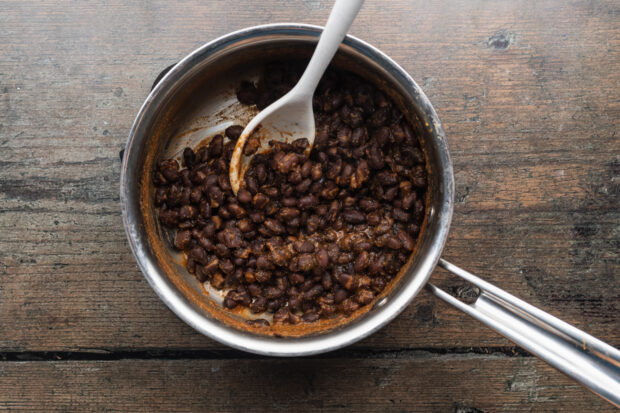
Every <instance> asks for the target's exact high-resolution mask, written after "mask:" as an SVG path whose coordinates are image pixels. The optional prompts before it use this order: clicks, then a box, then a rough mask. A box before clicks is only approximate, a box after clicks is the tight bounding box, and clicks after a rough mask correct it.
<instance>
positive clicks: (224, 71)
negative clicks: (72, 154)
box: [120, 24, 620, 404]
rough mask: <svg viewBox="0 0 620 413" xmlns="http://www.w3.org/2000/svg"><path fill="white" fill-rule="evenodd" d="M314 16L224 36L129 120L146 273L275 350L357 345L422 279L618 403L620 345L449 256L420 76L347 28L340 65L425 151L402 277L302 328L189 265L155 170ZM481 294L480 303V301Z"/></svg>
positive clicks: (448, 166)
mask: <svg viewBox="0 0 620 413" xmlns="http://www.w3.org/2000/svg"><path fill="white" fill-rule="evenodd" d="M320 33H321V28H320V27H317V26H309V25H301V24H273V25H264V26H257V27H251V28H247V29H243V30H240V31H237V32H234V33H230V34H228V35H225V36H223V37H220V38H218V39H216V40H214V41H212V42H210V43H207V44H205V45H204V46H202V47H200V48H198V49H197V50H195V51H193V52H192V53H190V54H189V55H188V56H187V57H185V58H184V59H183V60H181V61H180V62H179V63H178V64H176V65H175V66H174V67H172V69H171V70H169V71H168V72H167V73H166V74H165V76H163V78H161V79H160V80H159V82H158V83H157V85H156V86H155V87H154V89H153V90H152V91H151V93H150V94H149V96H148V97H147V99H146V101H145V102H144V104H143V106H142V108H141V109H140V111H139V113H138V115H137V117H136V120H135V123H134V125H133V127H132V129H131V132H130V135H129V140H128V142H127V146H126V148H125V152H124V157H123V165H122V173H121V187H120V196H121V206H122V213H123V224H124V226H125V229H126V232H127V236H128V239H129V244H130V246H131V249H132V250H133V253H134V256H135V258H136V260H137V262H138V265H139V267H140V269H141V270H142V272H143V274H144V276H145V277H146V279H147V280H148V282H149V283H150V285H151V286H152V287H153V289H154V290H155V291H156V293H157V294H158V295H159V297H160V298H161V299H162V300H163V301H164V302H165V303H166V305H168V307H169V308H170V309H171V310H172V311H173V312H175V313H176V314H177V315H178V316H179V317H180V318H181V319H183V320H184V321H185V322H186V323H188V324H189V325H190V326H192V327H193V328H195V329H196V330H198V331H199V332H201V333H203V334H205V335H207V336H209V337H211V338H213V339H215V340H217V341H219V342H221V343H224V344H226V345H228V346H231V347H234V348H237V349H240V350H244V351H248V352H251V353H257V354H262V355H269V356H305V355H311V354H317V353H323V352H327V351H331V350H335V349H338V348H341V347H344V346H347V345H350V344H352V343H354V342H356V341H358V340H361V339H362V338H364V337H367V336H368V335H370V334H372V333H373V332H375V331H377V330H378V329H380V328H381V327H383V326H385V325H386V324H387V323H388V322H390V320H392V319H394V317H396V316H397V315H398V314H399V313H400V312H401V311H403V309H405V308H406V307H407V306H408V305H409V303H410V302H411V301H412V300H413V299H414V297H415V296H416V295H417V294H418V293H419V292H420V290H421V289H422V288H424V287H425V286H426V288H428V289H429V290H430V291H431V292H432V293H433V294H434V295H435V296H437V297H439V298H441V299H442V300H444V301H446V302H448V303H450V304H452V305H454V306H455V307H456V308H458V309H460V310H462V311H463V312H465V313H467V314H469V315H471V316H473V317H475V318H476V319H478V320H480V321H481V322H483V323H485V324H486V325H488V326H489V327H491V328H492V329H494V330H495V331H497V332H499V333H500V334H502V335H504V336H505V337H507V338H508V339H510V340H512V341H514V342H515V343H517V344H518V345H520V346H522V347H523V348H525V349H527V350H528V351H530V352H531V353H533V354H534V355H536V356H538V357H540V358H541V359H543V360H545V361H546V362H548V363H549V364H551V365H552V366H554V367H556V368H557V369H559V370H560V371H562V372H564V373H565V374H567V375H569V376H571V377H573V378H574V379H576V380H577V381H579V382H581V383H582V384H584V385H585V386H586V387H588V388H589V389H591V390H592V391H594V392H595V393H597V394H599V395H600V396H602V397H604V398H606V399H607V400H609V401H611V402H612V403H615V404H620V351H618V350H617V349H615V348H614V347H612V346H610V345H608V344H605V343H603V342H602V341H600V340H598V339H596V338H594V337H592V336H590V335H588V334H586V333H584V332H583V331H581V330H579V329H577V328H575V327H573V326H571V325H569V324H567V323H564V322H562V321H561V320H559V319H557V318H555V317H553V316H551V315H549V314H547V313H545V312H543V311H542V310H540V309H538V308H535V307H534V306H532V305H529V304H527V303H525V302H523V301H521V300H519V299H518V298H516V297H514V296H512V295H510V294H508V293H506V292H505V291H503V290H501V289H499V288H497V287H495V286H493V285H491V284H489V283H487V282H485V281H483V280H481V279H480V278H478V277H476V276H474V275H473V274H470V273H468V272H467V271H464V270H462V269H460V268H458V267H456V266H455V265H453V264H450V263H448V262H447V261H445V260H443V259H442V258H441V253H442V250H443V248H444V245H445V243H446V239H447V236H448V230H449V227H450V221H451V218H452V210H453V207H454V178H453V171H452V163H451V161H450V155H449V151H448V145H447V141H446V136H445V134H444V131H443V129H442V126H441V123H440V121H439V119H438V117H437V114H436V113H435V110H434V109H433V106H432V105H431V103H430V102H429V100H428V98H427V97H426V96H425V94H424V92H423V91H422V89H421V88H420V87H419V86H418V85H417V84H416V83H415V82H414V80H413V79H412V78H411V77H410V76H409V75H408V74H407V73H406V72H405V71H404V70H403V69H402V68H401V67H400V66H399V65H398V64H396V63H395V62H394V61H393V60H392V59H390V58H389V57H388V56H387V55H385V54H384V53H382V52H381V51H379V50H377V49H376V48H374V47H372V46H371V45H369V44H367V43H365V42H363V41H361V40H359V39H356V38H355V37H353V36H347V37H346V38H345V40H344V42H343V43H342V45H341V47H340V49H339V51H338V53H337V54H336V56H335V58H334V60H333V63H332V64H333V65H335V66H337V67H340V68H344V69H347V70H350V71H353V72H355V73H357V74H358V75H360V76H362V77H364V78H365V79H367V80H369V81H371V82H373V83H374V84H375V85H376V86H378V87H379V88H380V89H381V90H383V91H384V92H385V93H387V94H389V95H390V97H391V98H392V99H393V100H394V101H395V102H396V103H397V104H398V105H399V106H400V108H401V110H402V111H403V113H405V114H406V116H407V117H408V120H409V121H410V122H411V124H412V125H413V126H414V129H415V131H416V133H417V134H418V136H420V138H421V144H422V147H423V150H424V153H425V156H426V158H427V168H428V176H429V186H430V190H429V191H428V195H427V200H426V206H427V207H426V216H425V219H424V223H423V227H422V231H421V235H420V236H419V239H418V241H417V245H416V249H415V251H414V253H413V254H412V256H411V258H410V259H409V261H408V263H407V264H406V265H405V267H404V268H403V269H402V270H401V271H400V273H399V275H398V276H397V277H396V278H395V279H394V280H393V281H392V282H391V284H390V285H389V286H388V288H386V290H385V291H384V292H383V293H382V294H381V295H379V296H378V297H377V298H376V299H375V301H374V302H373V303H372V304H371V305H369V306H367V308H365V309H364V311H359V312H357V313H356V314H354V315H353V316H350V317H344V316H342V317H340V318H338V317H337V318H335V319H333V320H326V321H323V320H321V321H320V322H318V323H314V324H302V325H298V326H287V327H282V326H279V327H278V326H275V325H274V326H270V327H264V326H256V325H252V324H251V323H247V322H246V321H247V319H248V318H250V317H251V315H250V314H248V313H244V312H239V311H237V312H231V311H228V310H225V309H224V308H223V307H222V306H221V294H218V292H217V291H214V290H210V289H209V287H208V286H205V285H203V284H201V283H199V282H198V280H197V279H196V278H195V277H193V276H192V275H191V274H189V273H188V272H187V271H186V270H185V268H184V266H183V257H182V256H180V255H179V254H178V252H176V251H174V250H173V249H172V248H171V247H170V245H171V243H170V241H169V239H170V234H169V233H168V232H167V231H166V230H165V229H163V228H162V227H160V226H159V224H158V221H157V219H156V213H155V210H154V205H153V191H154V186H153V184H152V179H153V171H154V168H155V165H156V163H157V162H158V161H159V160H160V159H164V158H169V157H174V156H178V154H179V153H180V152H181V151H182V150H183V148H185V147H186V146H196V145H197V144H199V143H200V142H201V141H203V140H204V139H208V137H210V136H213V135H214V134H215V133H217V132H221V131H222V130H223V129H224V128H226V127H227V126H229V125H231V124H233V123H236V124H241V125H244V124H245V123H247V122H248V121H249V120H250V119H251V118H252V117H253V116H254V115H255V114H256V112H255V109H251V108H248V107H243V106H241V105H240V104H239V103H238V102H237V101H236V98H235V94H234V90H235V88H236V87H237V86H238V85H239V83H240V82H241V80H252V79H253V78H256V77H257V76H258V74H259V72H260V70H261V68H262V67H263V64H264V63H265V62H267V61H273V60H278V59H291V58H299V59H304V58H309V56H310V55H311V53H312V51H313V49H314V47H315V46H316V42H317V40H318V37H319V35H320ZM437 265H439V266H440V267H443V268H445V269H446V270H448V271H450V272H452V273H453V274H455V275H456V276H458V277H460V278H462V279H464V280H465V281H467V282H469V283H470V284H472V285H473V286H475V287H474V288H475V289H476V290H477V291H479V294H478V295H477V297H474V300H469V301H467V302H464V301H461V300H460V299H458V298H456V297H454V296H452V295H451V294H449V293H447V292H445V291H443V290H441V289H439V288H437V287H435V286H434V285H432V284H430V283H428V280H429V278H430V276H431V274H432V272H433V270H434V269H435V267H436V266H437ZM472 301H473V302H472Z"/></svg>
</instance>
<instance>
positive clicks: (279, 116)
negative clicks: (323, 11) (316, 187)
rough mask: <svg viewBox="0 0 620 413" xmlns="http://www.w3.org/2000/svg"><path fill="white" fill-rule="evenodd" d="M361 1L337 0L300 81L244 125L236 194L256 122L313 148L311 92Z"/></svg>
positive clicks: (234, 175) (233, 165) (233, 173)
mask: <svg viewBox="0 0 620 413" xmlns="http://www.w3.org/2000/svg"><path fill="white" fill-rule="evenodd" d="M363 3H364V0H336V3H335V4H334V8H333V9H332V11H331V13H330V15H329V19H328V20H327V24H326V25H325V30H323V33H322V34H321V38H320V39H319V43H318V44H317V46H316V49H315V50H314V54H313V55H312V59H310V63H309V64H308V67H307V68H306V70H305V71H304V74H303V75H302V76H301V79H299V82H297V84H296V85H295V87H294V88H293V89H291V91H290V92H288V93H287V94H286V95H284V96H282V97H281V98H280V99H278V100H276V101H275V102H273V103H272V104H271V105H269V106H267V107H266V108H265V109H264V110H262V111H261V112H260V113H259V114H258V115H256V117H254V119H252V120H251V121H250V123H248V124H247V126H246V127H245V129H244V130H243V132H242V133H241V136H240V137H239V139H238V140H237V144H236V145H235V150H234V152H233V155H232V159H231V160H230V172H229V174H230V185H231V186H232V190H233V192H234V193H235V195H236V194H237V191H238V190H239V186H240V185H241V179H243V175H244V173H245V170H246V169H247V165H249V164H250V161H251V160H252V158H251V156H243V147H244V146H245V142H246V141H247V139H248V137H250V135H252V132H254V129H256V127H257V126H258V125H261V136H262V137H265V136H266V137H268V138H269V140H280V141H285V140H286V141H289V142H292V141H293V140H295V139H299V138H307V139H308V141H309V142H310V147H309V149H308V151H309V150H310V149H311V148H312V144H313V142H314V132H315V129H314V112H313V110H312V95H314V90H315V89H316V87H317V85H318V84H319V80H321V77H322V76H323V73H324V72H325V69H327V66H328V65H329V63H330V62H331V60H332V57H334V55H335V54H336V51H337V50H338V47H339V46H340V43H341V42H342V39H344V36H345V35H346V34H347V32H348V31H349V27H351V24H352V23H353V19H355V16H356V15H357V12H358V11H359V10H360V8H361V7H362V4H363ZM242 159H243V160H242Z"/></svg>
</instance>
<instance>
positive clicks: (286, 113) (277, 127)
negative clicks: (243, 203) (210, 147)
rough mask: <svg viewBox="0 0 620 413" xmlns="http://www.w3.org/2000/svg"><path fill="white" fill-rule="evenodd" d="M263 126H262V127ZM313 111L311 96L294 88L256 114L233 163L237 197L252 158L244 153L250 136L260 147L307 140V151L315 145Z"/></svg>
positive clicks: (233, 182)
mask: <svg viewBox="0 0 620 413" xmlns="http://www.w3.org/2000/svg"><path fill="white" fill-rule="evenodd" d="M259 126H260V127H259ZM314 133H315V125H314V112H313V110H312V95H310V98H309V99H308V97H307V96H305V95H303V94H300V93H297V92H296V91H295V90H294V89H293V90H291V91H290V92H289V93H287V94H286V95H284V96H282V97H281V98H280V99H278V100H276V101H275V102H273V103H272V104H271V105H269V106H268V107H266V108H265V109H264V110H262V111H261V112H260V113H259V114H258V115H256V116H255V117H254V118H253V119H252V120H251V121H250V123H248V125H247V126H246V127H245V129H244V130H243V132H242V133H241V136H239V139H238V140H237V144H236V145H235V150H234V152H233V155H232V158H231V161H230V165H231V166H230V185H231V186H232V188H233V191H234V192H235V194H236V193H237V191H238V190H239V188H240V186H241V180H242V177H243V175H245V171H246V169H247V168H248V166H249V165H250V161H251V159H252V157H251V155H250V156H245V155H244V154H243V151H244V148H245V145H246V141H247V140H248V138H249V137H250V136H253V137H254V138H256V139H258V140H259V141H260V143H261V147H262V148H265V144H266V143H267V142H268V141H270V140H278V141H283V142H292V141H293V140H296V139H299V138H306V139H308V142H309V144H310V145H309V146H308V152H309V151H310V149H311V148H312V144H313V143H314Z"/></svg>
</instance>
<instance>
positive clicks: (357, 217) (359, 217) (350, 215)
mask: <svg viewBox="0 0 620 413" xmlns="http://www.w3.org/2000/svg"><path fill="white" fill-rule="evenodd" d="M342 216H343V217H344V219H345V221H347V222H349V223H351V224H361V223H363V222H365V221H366V216H365V215H364V214H363V213H362V212H361V211H358V210H357V209H353V208H347V209H345V210H344V211H342Z"/></svg>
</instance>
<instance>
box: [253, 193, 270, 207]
mask: <svg viewBox="0 0 620 413" xmlns="http://www.w3.org/2000/svg"><path fill="white" fill-rule="evenodd" d="M268 203H269V197H268V196H267V195H265V194H262V193H260V192H259V193H258V194H256V195H254V198H253V199H252V205H253V206H254V208H256V209H263V208H265V207H266V206H267V204H268Z"/></svg>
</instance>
